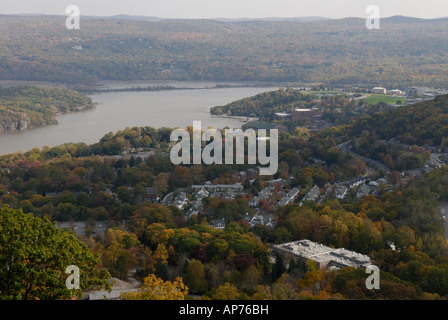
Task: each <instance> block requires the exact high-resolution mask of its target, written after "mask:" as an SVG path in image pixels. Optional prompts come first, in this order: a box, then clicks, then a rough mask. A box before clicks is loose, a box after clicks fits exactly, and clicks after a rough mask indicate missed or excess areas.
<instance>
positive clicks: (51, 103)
mask: <svg viewBox="0 0 448 320" xmlns="http://www.w3.org/2000/svg"><path fill="white" fill-rule="evenodd" d="M94 107H95V105H94V103H93V101H92V99H91V98H89V97H87V96H85V95H82V94H80V93H79V92H77V91H74V90H70V89H63V88H52V89H50V88H37V87H26V86H20V87H8V88H0V132H1V131H13V130H22V129H27V128H32V127H40V126H43V125H47V124H54V123H57V120H56V118H55V116H56V115H57V114H59V113H66V112H73V111H80V110H88V109H92V108H94Z"/></svg>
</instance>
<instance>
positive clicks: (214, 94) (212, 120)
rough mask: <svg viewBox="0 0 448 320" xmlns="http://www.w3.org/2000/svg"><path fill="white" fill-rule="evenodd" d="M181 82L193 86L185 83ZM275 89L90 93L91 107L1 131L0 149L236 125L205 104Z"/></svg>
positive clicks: (17, 148)
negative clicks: (197, 124)
mask: <svg viewBox="0 0 448 320" xmlns="http://www.w3.org/2000/svg"><path fill="white" fill-rule="evenodd" d="M193 85H194V84H193ZM184 87H189V88H191V87H192V85H189V84H188V83H187V84H185V85H184ZM276 89H278V87H228V88H196V89H176V90H161V91H137V92H135V91H134V92H127V91H120V92H99V93H94V94H91V95H89V96H90V97H91V98H92V99H93V101H94V102H96V103H98V105H97V107H96V109H95V110H90V111H82V112H75V113H69V114H63V115H60V116H58V117H57V120H58V124H56V125H50V126H45V127H41V128H34V129H27V130H22V131H15V132H11V133H2V134H0V154H8V153H13V152H17V151H28V150H31V149H32V148H34V147H38V148H42V147H43V146H49V147H53V146H56V145H60V144H63V143H67V142H73V143H77V142H85V143H87V144H92V143H96V142H98V141H99V140H100V139H101V138H102V137H103V136H104V135H105V134H107V133H109V132H117V131H119V130H123V129H125V128H126V127H144V126H152V127H155V128H160V127H170V128H174V127H181V128H185V127H186V126H191V125H193V121H196V120H200V121H201V122H202V128H207V127H209V126H210V127H213V128H223V127H225V126H229V127H230V128H238V127H241V125H242V122H241V121H240V120H238V119H229V118H220V117H214V116H212V115H211V114H210V108H211V107H213V106H217V105H223V104H227V103H229V102H232V101H235V100H239V99H242V98H245V97H249V96H253V95H256V94H258V93H261V92H265V91H271V90H276Z"/></svg>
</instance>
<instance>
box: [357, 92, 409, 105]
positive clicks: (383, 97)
mask: <svg viewBox="0 0 448 320" xmlns="http://www.w3.org/2000/svg"><path fill="white" fill-rule="evenodd" d="M367 95H368V98H365V99H363V100H364V101H366V102H367V103H369V104H377V103H378V102H381V101H382V102H385V103H387V104H395V103H397V101H401V102H402V103H405V102H406V98H396V97H391V96H389V95H387V94H379V93H369V94H367Z"/></svg>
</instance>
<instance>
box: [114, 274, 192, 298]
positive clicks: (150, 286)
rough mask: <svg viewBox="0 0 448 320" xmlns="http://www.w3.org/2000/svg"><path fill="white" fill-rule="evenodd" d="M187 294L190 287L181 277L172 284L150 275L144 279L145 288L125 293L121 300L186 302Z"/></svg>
mask: <svg viewBox="0 0 448 320" xmlns="http://www.w3.org/2000/svg"><path fill="white" fill-rule="evenodd" d="M187 294H188V287H187V286H186V285H185V284H184V283H183V281H182V278H181V277H177V278H176V279H175V280H174V281H173V282H170V281H163V280H162V279H160V278H158V277H156V276H155V275H154V274H150V275H148V276H147V277H146V278H145V279H144V282H143V286H142V287H141V288H139V290H137V291H131V292H124V293H122V294H121V296H120V298H121V299H122V300H184V298H185V296H186V295H187Z"/></svg>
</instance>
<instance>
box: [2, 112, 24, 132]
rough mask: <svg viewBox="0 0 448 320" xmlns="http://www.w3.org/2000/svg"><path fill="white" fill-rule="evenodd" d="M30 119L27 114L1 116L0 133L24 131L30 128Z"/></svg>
mask: <svg viewBox="0 0 448 320" xmlns="http://www.w3.org/2000/svg"><path fill="white" fill-rule="evenodd" d="M31 127H32V124H31V119H30V118H29V117H28V115H27V114H25V113H22V112H20V113H19V112H18V113H14V114H13V115H11V116H9V117H8V116H3V117H2V118H1V119H0V132H7V131H15V130H24V129H28V128H31Z"/></svg>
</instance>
